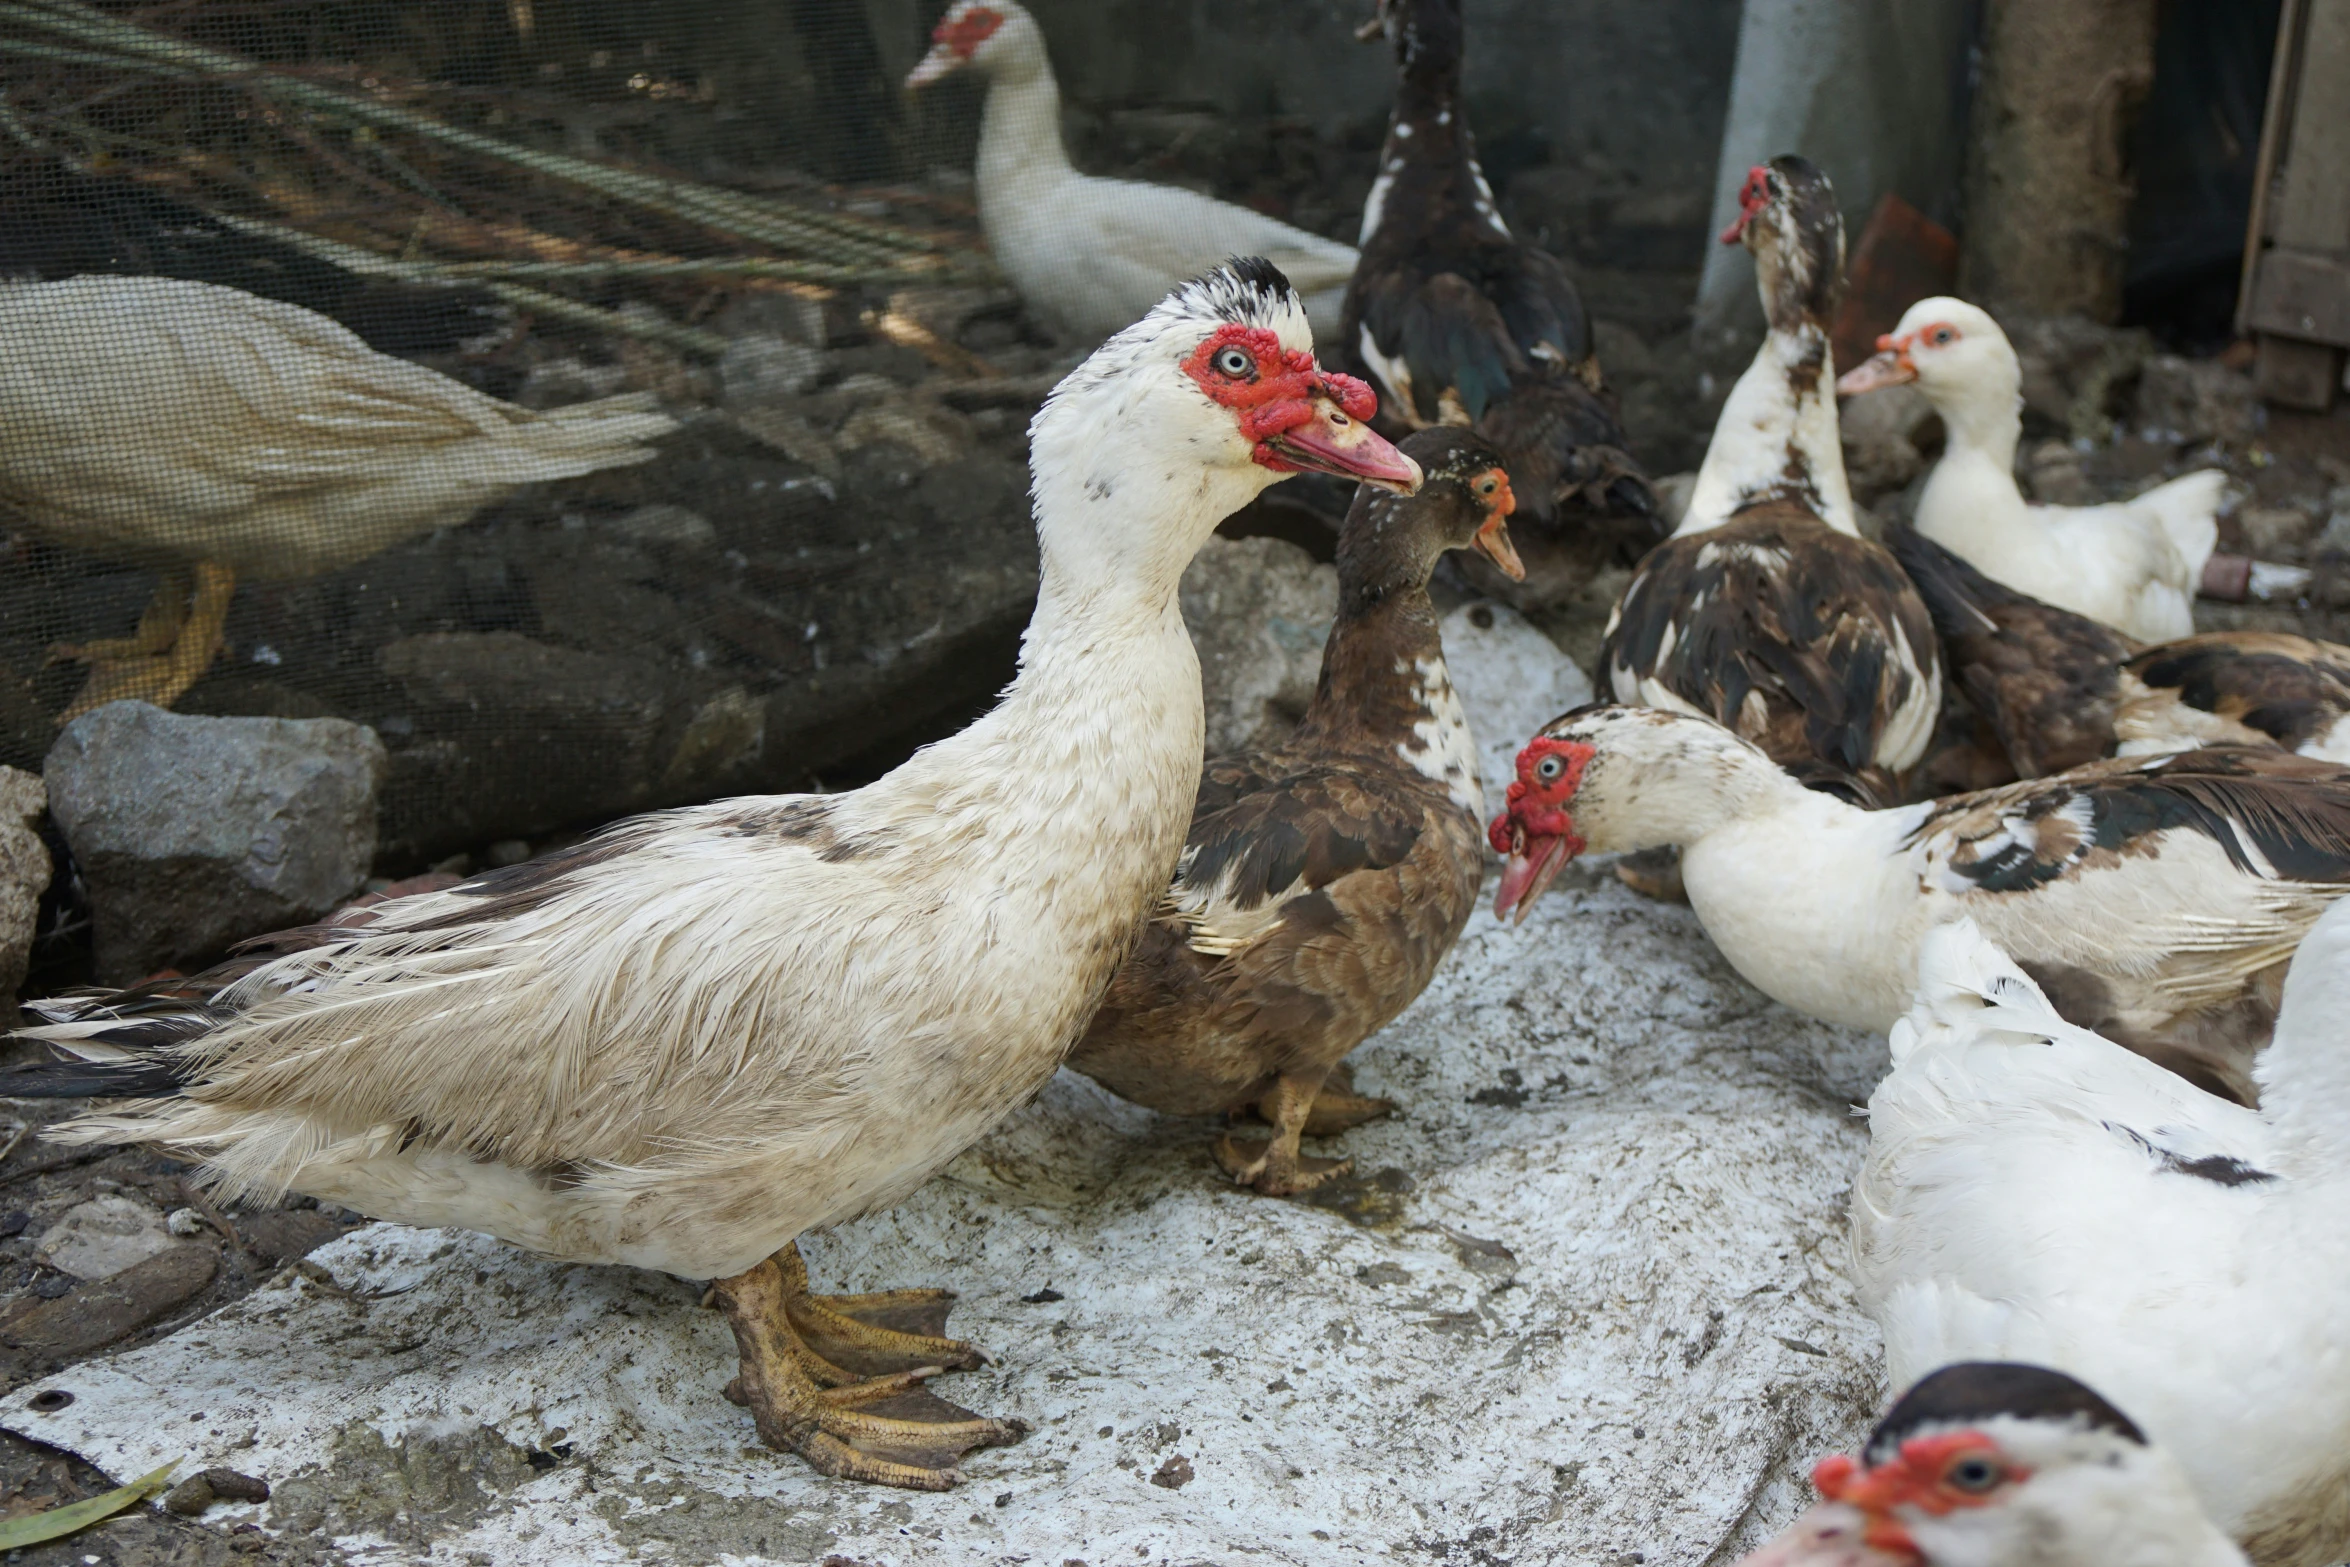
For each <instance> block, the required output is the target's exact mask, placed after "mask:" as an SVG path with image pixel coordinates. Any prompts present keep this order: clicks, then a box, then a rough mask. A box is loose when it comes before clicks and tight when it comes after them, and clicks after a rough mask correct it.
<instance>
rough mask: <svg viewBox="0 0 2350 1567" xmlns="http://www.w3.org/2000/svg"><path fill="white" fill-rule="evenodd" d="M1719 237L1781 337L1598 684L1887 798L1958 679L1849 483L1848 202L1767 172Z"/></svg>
mask: <svg viewBox="0 0 2350 1567" xmlns="http://www.w3.org/2000/svg"><path fill="white" fill-rule="evenodd" d="M1722 241H1723V243H1725V244H1734V243H1743V244H1744V245H1745V246H1746V248H1747V249H1748V250H1749V251H1751V252H1752V253H1753V255H1754V260H1755V271H1756V277H1757V282H1758V285H1759V287H1760V289H1761V291H1762V298H1763V306H1764V310H1765V312H1766V314H1767V315H1768V317H1769V320H1770V332H1769V335H1768V336H1767V337H1766V338H1765V339H1764V341H1763V345H1762V348H1761V350H1760V351H1759V352H1758V353H1756V355H1755V356H1754V362H1753V363H1752V364H1750V365H1749V366H1748V367H1747V369H1746V372H1745V373H1744V374H1743V375H1741V376H1740V377H1739V378H1738V384H1737V385H1736V386H1735V387H1733V388H1732V389H1731V392H1730V396H1729V400H1728V401H1727V402H1726V403H1724V405H1723V407H1722V414H1721V418H1720V420H1719V421H1718V422H1717V423H1716V424H1715V426H1714V434H1713V440H1712V441H1711V443H1709V445H1708V446H1707V448H1706V454H1705V462H1704V464H1703V465H1702V466H1701V467H1700V468H1699V470H1698V474H1697V481H1696V484H1695V486H1694V487H1693V488H1692V490H1691V492H1690V502H1689V509H1688V511H1687V513H1686V514H1685V515H1684V516H1683V517H1682V519H1681V523H1680V525H1679V527H1678V528H1676V529H1675V530H1674V533H1673V536H1672V537H1671V538H1670V539H1668V540H1667V541H1666V542H1664V543H1663V544H1660V545H1658V546H1657V547H1656V548H1655V549H1654V550H1652V551H1650V552H1649V554H1648V555H1647V557H1646V558H1645V559H1643V560H1642V561H1641V562H1640V564H1639V566H1638V567H1637V568H1636V569H1635V570H1634V572H1633V575H1632V580H1631V581H1630V583H1628V584H1627V585H1626V586H1625V588H1624V592H1623V596H1622V597H1621V598H1620V599H1618V601H1617V603H1616V606H1615V609H1614V612H1613V613H1612V614H1611V615H1610V616H1609V619H1608V626H1607V632H1606V635H1605V637H1604V639H1603V640H1602V642H1601V644H1600V650H1599V669H1598V677H1597V679H1596V680H1595V681H1594V682H1593V684H1594V685H1595V686H1596V687H1597V689H1598V691H1599V693H1600V694H1601V695H1602V696H1612V697H1613V698H1614V699H1615V700H1616V701H1618V702H1625V703H1636V704H1639V705H1642V706H1649V707H1660V708H1666V709H1670V710H1671V711H1674V712H1679V713H1688V714H1693V715H1699V716H1702V717H1705V718H1710V719H1712V720H1714V721H1715V722H1717V723H1720V724H1723V725H1726V726H1728V727H1729V728H1731V729H1733V730H1735V731H1736V732H1737V733H1739V734H1740V735H1743V736H1744V737H1746V738H1747V739H1748V740H1751V741H1753V742H1754V743H1755V744H1756V745H1758V746H1760V747H1761V748H1762V749H1763V751H1764V753H1765V754H1766V755H1768V756H1769V757H1770V758H1771V759H1772V760H1773V761H1774V762H1776V763H1778V764H1779V765H1780V766H1781V767H1783V768H1785V769H1787V770H1788V771H1789V772H1791V773H1793V774H1794V775H1795V776H1796V777H1798V778H1801V779H1802V780H1803V781H1804V782H1805V783H1807V784H1809V785H1811V786H1813V787H1816V788H1822V789H1827V790H1829V791H1831V792H1834V793H1837V794H1841V795H1842V796H1844V797H1845V798H1847V799H1849V800H1852V801H1853V802H1855V803H1856V804H1862V805H1878V804H1885V803H1890V802H1892V801H1895V800H1898V799H1900V798H1902V795H1903V792H1904V790H1905V789H1906V786H1907V785H1906V777H1907V775H1908V773H1909V771H1910V769H1912V768H1913V767H1915V766H1916V765H1917V763H1918V762H1919V760H1920V759H1921V758H1922V757H1923V756H1924V755H1925V753H1926V749H1927V745H1928V742H1929V741H1931V740H1932V738H1933V735H1934V728H1935V724H1936V721H1937V719H1938V718H1939V716H1940V712H1941V706H1942V665H1941V657H1940V653H1939V651H1938V648H1937V645H1936V642H1935V638H1934V628H1933V622H1932V620H1931V619H1930V618H1929V617H1928V615H1927V613H1926V607H1925V604H1924V603H1923V601H1921V600H1920V599H1919V597H1918V595H1917V591H1916V589H1915V588H1914V587H1913V586H1912V585H1911V584H1910V581H1909V579H1908V577H1907V576H1906V575H1904V574H1903V572H1902V570H1901V567H1900V565H1899V563H1897V562H1896V561H1895V560H1894V559H1893V557H1892V556H1891V555H1889V554H1887V553H1886V552H1885V551H1884V549H1883V548H1881V547H1880V546H1878V545H1876V544H1874V543H1872V542H1870V541H1869V540H1868V539H1866V538H1863V537H1862V536H1861V532H1860V526H1859V522H1858V518H1857V514H1856V512H1855V509H1854V507H1853V502H1852V491H1851V488H1850V487H1849V485H1847V483H1846V482H1845V476H1844V452H1843V446H1842V443H1841V442H1840V441H1839V440H1838V438H1837V429H1836V402H1835V398H1834V397H1833V396H1832V395H1831V393H1830V388H1831V387H1832V386H1833V385H1834V382H1835V367H1834V363H1833V359H1832V355H1831V351H1830V347H1829V322H1830V319H1831V318H1832V316H1833V314H1834V305H1835V299H1836V292H1837V288H1838V284H1839V281H1840V279H1841V277H1842V275H1843V268H1844V222H1843V218H1842V217H1841V216H1840V215H1839V213H1838V210H1837V207H1836V196H1835V191H1834V189H1833V188H1832V187H1831V186H1830V184H1829V183H1828V179H1827V176H1826V175H1825V174H1823V173H1821V172H1820V170H1819V169H1818V168H1817V167H1816V166H1814V165H1813V164H1812V163H1810V162H1809V161H1807V160H1805V159H1803V158H1799V157H1793V156H1786V157H1779V158H1774V159H1772V160H1771V161H1770V162H1769V163H1766V164H1759V165H1757V166H1756V167H1755V168H1753V169H1752V170H1751V171H1749V172H1748V174H1747V177H1746V181H1745V183H1744V184H1743V185H1742V186H1741V187H1740V191H1739V213H1738V218H1737V221H1736V222H1734V223H1733V224H1732V225H1731V226H1730V228H1729V229H1728V230H1727V231H1726V232H1725V233H1724V234H1723V235H1722Z"/></svg>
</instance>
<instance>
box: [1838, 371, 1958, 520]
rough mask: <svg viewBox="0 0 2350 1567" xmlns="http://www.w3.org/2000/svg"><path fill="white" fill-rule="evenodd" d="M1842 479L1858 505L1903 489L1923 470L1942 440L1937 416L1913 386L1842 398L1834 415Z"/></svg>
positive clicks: (1867, 503)
mask: <svg viewBox="0 0 2350 1567" xmlns="http://www.w3.org/2000/svg"><path fill="white" fill-rule="evenodd" d="M1837 427H1838V433H1839V434H1840V435H1841V437H1842V438H1843V443H1844V476H1845V478H1846V480H1847V481H1848V482H1849V483H1850V484H1851V486H1852V498H1853V499H1854V500H1856V501H1858V502H1859V503H1860V504H1861V505H1863V506H1867V505H1871V504H1874V503H1875V502H1876V501H1877V500H1878V498H1879V497H1881V496H1885V495H1889V494H1891V493H1893V492H1894V491H1896V490H1899V489H1901V488H1903V487H1904V486H1906V485H1907V484H1908V483H1909V482H1910V481H1911V480H1912V479H1915V478H1916V477H1917V476H1918V475H1919V474H1921V473H1924V472H1925V471H1926V453H1927V452H1928V451H1929V450H1932V449H1935V448H1938V447H1939V446H1940V445H1941V444H1942V441H1943V435H1942V416H1941V415H1940V414H1937V413H1935V412H1934V405H1933V404H1932V403H1930V402H1928V401H1926V394H1925V393H1923V392H1921V391H1919V390H1918V389H1917V388H1916V387H1915V386H1893V387H1888V388H1886V389H1885V390H1883V391H1881V392H1867V393H1864V394H1862V395H1861V396H1859V397H1849V398H1846V399H1845V400H1844V402H1843V404H1842V405H1841V407H1840V408H1839V409H1838V413H1837Z"/></svg>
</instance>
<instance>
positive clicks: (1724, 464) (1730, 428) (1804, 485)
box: [1676, 318, 1860, 536]
mask: <svg viewBox="0 0 2350 1567" xmlns="http://www.w3.org/2000/svg"><path fill="white" fill-rule="evenodd" d="M1778 497H1786V498H1790V499H1798V500H1802V501H1803V502H1805V503H1806V504H1808V505H1809V506H1810V507H1811V509H1812V510H1813V511H1814V512H1816V513H1818V515H1819V517H1820V519H1821V520H1822V521H1823V522H1825V523H1827V524H1828V526H1829V527H1831V528H1834V529H1836V530H1837V531H1838V532H1840V533H1848V534H1852V535H1855V536H1858V534H1859V532H1860V526H1859V523H1858V522H1857V520H1856V519H1855V517H1854V514H1853V509H1852V488H1851V486H1850V485H1849V484H1847V483H1846V482H1845V478H1844V448H1843V445H1842V443H1841V442H1840V441H1839V439H1838V437H1837V431H1836V366H1835V362H1834V358H1833V356H1832V355H1831V354H1830V353H1829V350H1828V334H1827V333H1826V331H1825V330H1823V329H1822V328H1821V327H1820V326H1819V324H1818V323H1817V322H1814V321H1812V320H1810V319H1808V318H1806V319H1804V320H1802V321H1801V322H1799V323H1798V324H1796V325H1795V326H1792V327H1783V326H1773V327H1772V328H1771V333H1770V335H1769V336H1768V337H1766V338H1764V339H1763V345H1762V348H1761V350H1760V351H1759V352H1757V353H1756V354H1755V356H1754V363H1752V364H1750V365H1748V366H1747V367H1746V373H1745V374H1744V375H1742V376H1740V377H1739V378H1738V384H1737V385H1736V386H1734V387H1732V388H1731V389H1730V399H1729V401H1728V402H1726V403H1724V404H1723V405H1722V416H1721V418H1720V419H1719V420H1717V421H1715V424H1714V438H1713V440H1712V442H1711V443H1710V444H1709V445H1707V447H1706V449H1705V463H1704V465H1703V466H1701V467H1700V468H1699V469H1698V470H1697V485H1696V487H1695V488H1694V489H1693V490H1692V491H1691V492H1690V496H1689V510H1688V511H1687V513H1686V514H1684V515H1683V517H1682V519H1681V526H1680V527H1679V529H1677V530H1676V531H1677V532H1679V533H1703V532H1705V531H1706V530H1707V529H1709V528H1714V527H1719V526H1720V525H1721V524H1722V523H1724V522H1727V521H1728V520H1729V519H1730V517H1731V515H1732V514H1733V513H1735V512H1736V511H1738V510H1739V508H1741V507H1743V506H1747V505H1750V504H1752V503H1754V502H1756V501H1762V500H1770V499H1774V498H1778Z"/></svg>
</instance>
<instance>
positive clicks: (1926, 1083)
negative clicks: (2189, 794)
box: [1852, 904, 2350, 1567]
mask: <svg viewBox="0 0 2350 1567" xmlns="http://www.w3.org/2000/svg"><path fill="white" fill-rule="evenodd" d="M1892 1049H1893V1070H1892V1072H1891V1074H1890V1075H1888V1076H1887V1077H1886V1078H1885V1080H1884V1081H1883V1082H1882V1083H1880V1084H1879V1085H1878V1087H1877V1090H1876V1092H1875V1093H1874V1094H1872V1095H1871V1096H1870V1098H1869V1111H1868V1113H1869V1152H1868V1158H1867V1161H1866V1162H1865V1163H1864V1165H1863V1166H1862V1169H1861V1174H1860V1179H1859V1180H1858V1182H1857V1183H1856V1184H1855V1185H1854V1187H1853V1198H1852V1245H1853V1256H1854V1260H1855V1263H1856V1266H1857V1279H1858V1282H1859V1285H1860V1293H1861V1300H1862V1303H1863V1304H1864V1305H1865V1306H1866V1307H1867V1308H1868V1310H1869V1312H1870V1314H1871V1315H1872V1316H1874V1317H1875V1318H1876V1320H1877V1324H1878V1326H1879V1327H1880V1328H1881V1329H1882V1330H1883V1332H1884V1335H1885V1352H1886V1357H1887V1360H1888V1362H1889V1370H1890V1372H1891V1374H1892V1376H1893V1378H1894V1380H1895V1382H1896V1383H1899V1382H1900V1381H1902V1380H1904V1379H1906V1378H1908V1377H1911V1376H1914V1375H1916V1374H1917V1373H1918V1372H1919V1371H1920V1370H1922V1369H1924V1368H1926V1367H1931V1366H1934V1365H1938V1364H1940V1363H1941V1362H1943V1361H1945V1360H1951V1359H1987V1358H2001V1359H2007V1358H2013V1359H2023V1360H2031V1361H2036V1362H2039V1363H2042V1364H2045V1365H2049V1366H2055V1367H2058V1368H2060V1369H2062V1370H2065V1371H2068V1372H2070V1373H2072V1374H2073V1375H2075V1376H2078V1377H2081V1378H2083V1379H2084V1380H2086V1381H2089V1382H2092V1383H2094V1384H2095V1385H2096V1386H2097V1387H2099V1388H2101V1389H2103V1390H2104V1391H2105V1392H2107V1393H2110V1394H2111V1395H2112V1396H2113V1397H2114V1398H2116V1399H2117V1400H2119V1401H2120V1402H2121V1403H2122V1404H2124V1405H2126V1406H2127V1407H2128V1408H2129V1410H2130V1412H2131V1414H2133V1415H2134V1416H2135V1417H2136V1418H2137V1419H2138V1420H2139V1421H2141V1422H2143V1423H2144V1425H2145V1427H2146V1430H2147V1432H2148V1434H2150V1435H2151V1436H2152V1437H2153V1438H2154V1439H2155V1441H2156V1442H2158V1443H2160V1444H2161V1445H2162V1446H2163V1447H2165V1448H2167V1449H2168V1450H2169V1451H2170V1452H2171V1453H2172V1454H2173V1455H2174V1456H2175V1457H2176V1458H2177V1459H2178V1460H2179V1462H2180V1463H2181V1464H2182V1465H2183V1466H2184V1467H2185V1469H2186V1471H2187V1473H2188V1475H2189V1476H2190V1477H2191V1478H2192V1479H2193V1481H2194V1483H2195V1487H2196V1490H2197V1491H2198V1492H2199V1493H2200V1494H2201V1496H2202V1498H2203V1502H2204V1505H2205V1507H2206V1508H2208V1509H2209V1511H2210V1513H2211V1516H2212V1518H2213V1519H2214V1520H2215V1521H2217V1522H2218V1523H2219V1525H2220V1526H2221V1527H2222V1528H2224V1529H2226V1530H2227V1531H2228V1533H2229V1534H2230V1535H2232V1536H2233V1537H2234V1538H2235V1539H2236V1540H2237V1541H2238V1542H2239V1543H2240V1544H2241V1545H2242V1546H2243V1547H2244V1549H2245V1551H2246V1553H2247V1554H2249V1555H2250V1556H2251V1558H2252V1560H2253V1561H2254V1562H2256V1563H2259V1564H2260V1567H2329V1564H2331V1563H2335V1562H2339V1561H2341V1560H2342V1559H2343V1556H2344V1553H2345V1552H2346V1551H2350V905H2341V904H2338V905H2336V906H2335V907H2334V908H2333V909H2332V910H2330V911H2329V912H2328V913H2327V914H2326V915H2325V917H2324V918H2323V919H2321V920H2319V921H2318V922H2317V925H2316V926H2315V928H2313V929H2312V930H2311V931H2310V932H2309V934H2308V936H2307V937H2306V938H2305V939H2304V940H2303V941H2302V943H2301V947H2300V950H2299V951H2298V952H2297V953H2295V954H2294V957H2293V960H2292V967H2291V972H2290V973H2289V974H2288V976H2287V977H2286V980H2285V987H2284V1003H2283V1006H2282V1007H2281V1008H2280V1009H2279V1011H2278V1014H2277V1023H2276V1037H2275V1039H2274V1040H2273V1042H2272V1043H2271V1044H2270V1045H2269V1047H2268V1049H2267V1050H2266V1051H2264V1052H2263V1053H2262V1054H2261V1057H2260V1060H2259V1062H2258V1064H2257V1065H2255V1067H2254V1068H2253V1074H2254V1076H2255V1077H2256V1078H2258V1080H2259V1083H2260V1109H2258V1110H2257V1111H2255V1110H2248V1109H2245V1108H2244V1107H2242V1106H2240V1105H2234V1104H2229V1103H2227V1102H2226V1101H2224V1100H2219V1099H2214V1098H2212V1097H2211V1096H2210V1095H2207V1094H2203V1093H2199V1092H2197V1091H2196V1090H2195V1089H2193V1088H2192V1087H2190V1086H2189V1085H2187V1084H2185V1083H2183V1082H2181V1081H2180V1080H2179V1079H2178V1078H2176V1077H2174V1076H2172V1075H2171V1074H2169V1073H2167V1072H2163V1071H2160V1070H2158V1069H2157V1068H2155V1067H2152V1066H2150V1065H2148V1064H2147V1063H2146V1062H2144V1061H2142V1060H2140V1059H2138V1058H2137V1057H2136V1056H2134V1055H2132V1054H2131V1053H2130V1052H2128V1051H2126V1050H2124V1049H2122V1048H2120V1047H2119V1046H2118V1045H2115V1044H2114V1043H2112V1042H2111V1041H2110V1040H2107V1039H2104V1038H2101V1037H2099V1036H2098V1035H2096V1034H2093V1033H2090V1032H2089V1031H2087V1030H2086V1029H2080V1028H2075V1027H2073V1026H2072V1025H2071V1024H2069V1023H2067V1022H2066V1021H2065V1020H2064V1019H2063V1018H2062V1017H2060V1016H2058V1015H2057V1011H2056V1009H2055V1008H2054V1007H2052V1006H2050V1005H2049V1002H2048V998H2047V997H2046V996H2045V995H2044V994H2042V992H2041V990H2040V988H2039V987H2038V986H2037V985H2035V984H2033V983H2032V981H2031V980H2030V978H2028V977H2027V976H2026V975H2025V973H2024V972H2023V970H2021V969H2020V968H2018V967H2017V966H2016V965H2015V964H2014V963H2013V962H2012V961H2010V959H2009V958H2008V956H2007V954H2005V953H2004V952H2002V951H2000V950H1999V947H1998V946H1997V945H1995V944H1994V943H1993V942H1991V941H1990V940H1987V939H1986V938H1985V937H1984V935H1983V934H1982V932H1981V931H1980V930H1979V929H1977V928H1976V926H1975V925H1974V924H1973V923H1972V922H1968V921H1960V922H1957V923H1954V924H1951V925H1947V926H1944V927H1942V928H1941V929H1939V930H1937V931H1935V932H1934V933H1933V934H1932V935H1931V936H1929V937H1928V938H1927V940H1926V941H1925V943H1924V946H1923V950H1922V951H1921V954H1920V956H1919V960H1918V991H1917V1000H1916V1003H1915V1005H1914V1006H1912V1007H1911V1009H1910V1011H1909V1014H1908V1016H1907V1017H1905V1018H1903V1019H1902V1020H1901V1021H1900V1022H1899V1023H1898V1024H1897V1025H1895V1027H1894V1029H1893V1031H1892Z"/></svg>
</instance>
